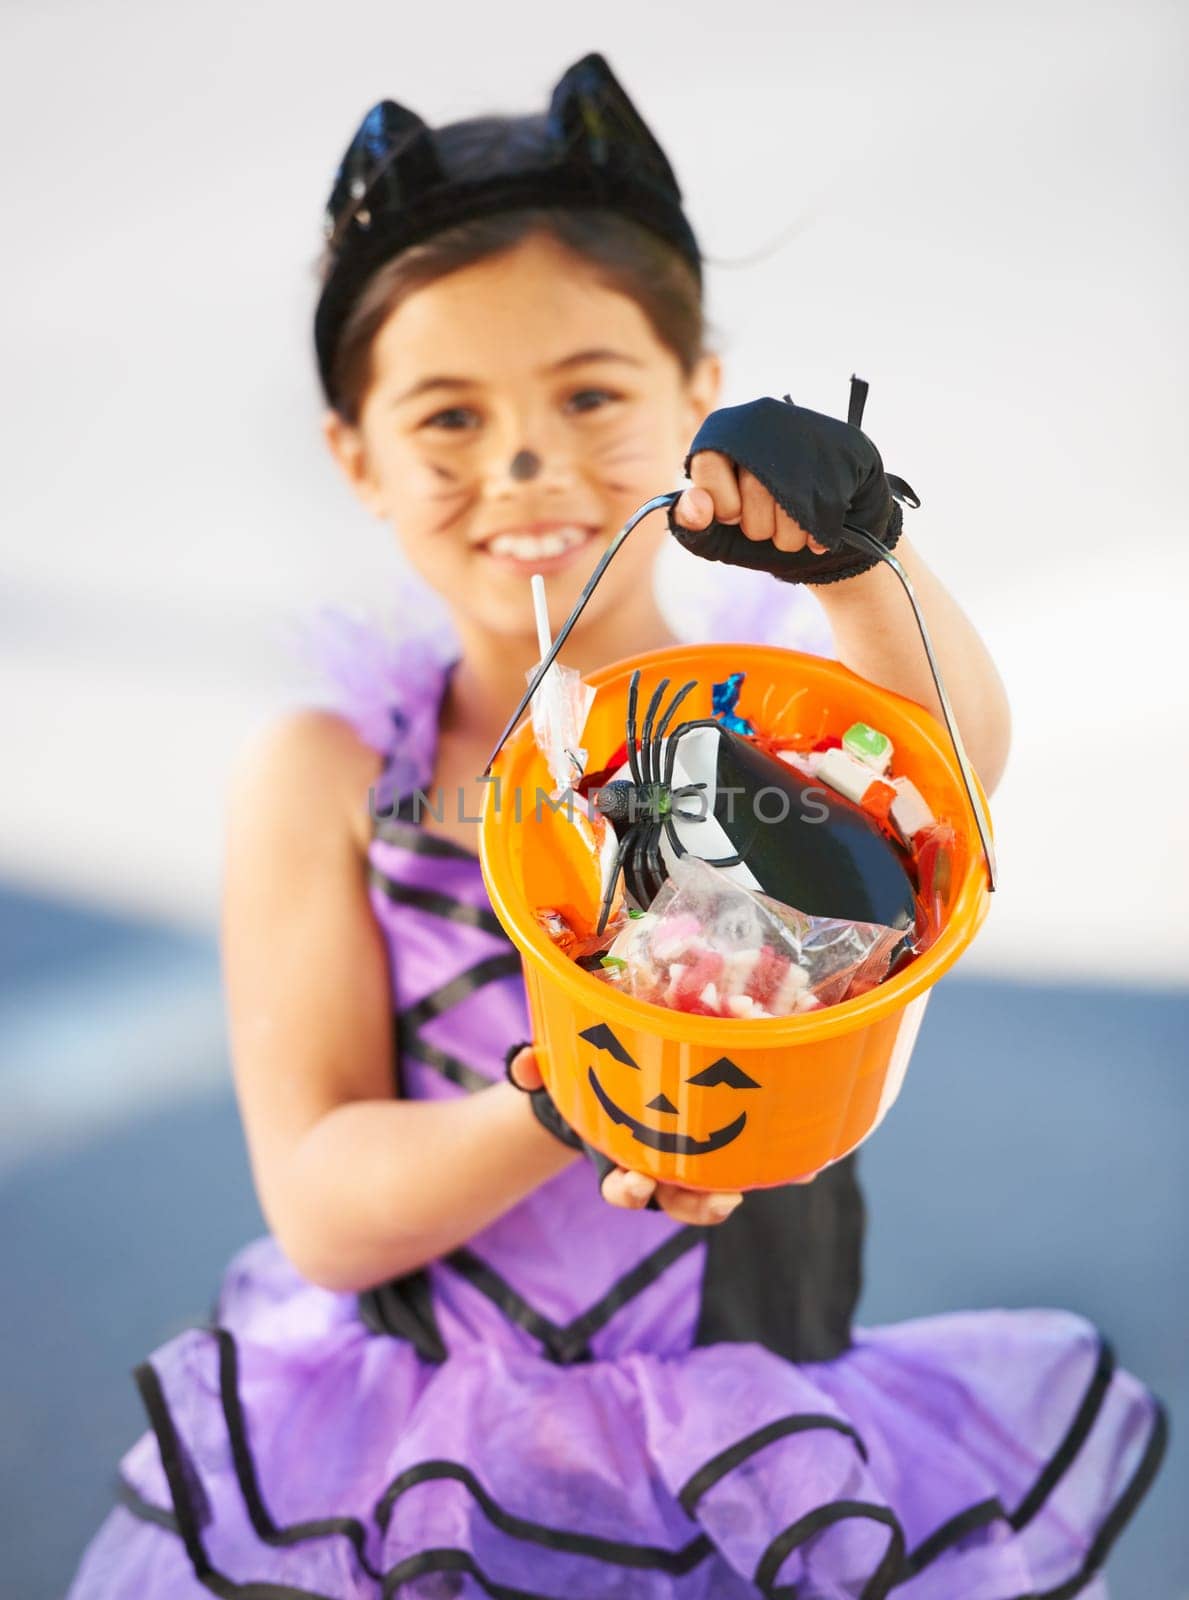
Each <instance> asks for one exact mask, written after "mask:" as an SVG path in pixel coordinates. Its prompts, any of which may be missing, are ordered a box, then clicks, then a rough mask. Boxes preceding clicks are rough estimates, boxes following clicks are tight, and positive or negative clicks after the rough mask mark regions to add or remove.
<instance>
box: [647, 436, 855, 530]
mask: <svg viewBox="0 0 1189 1600" xmlns="http://www.w3.org/2000/svg"><path fill="white" fill-rule="evenodd" d="M689 476H690V485H691V487H690V488H688V489H686V490H684V491H683V493H682V496H681V498H680V500H678V502H677V504H676V505H675V506H674V507H673V516H674V519H675V520H676V521H677V522H679V523H680V524H681V526H682V527H683V528H691V529H693V531H694V532H695V533H700V532H701V531H702V529H703V528H708V527H709V526H710V524H711V523H712V522H729V523H735V524H737V525H738V528H739V531H740V533H741V534H742V535H743V537H744V538H745V539H750V540H752V542H753V543H756V544H759V543H763V542H764V541H765V540H769V541H770V542H771V543H772V544H774V545H775V546H776V548H777V549H778V550H804V549H805V548H806V547H808V548H809V549H810V550H812V551H813V553H814V555H818V556H822V555H825V554H826V546H825V545H824V544H819V542H818V541H817V540H816V539H815V538H813V537H812V535H811V534H808V533H806V531H805V529H804V528H803V527H802V526H801V524H800V523H799V522H797V521H795V520H794V519H793V518H792V517H790V516H789V514H788V512H787V511H785V510H784V509H783V507H781V506H779V505H777V503H776V501H775V500H774V499H773V497H772V496H771V495H770V494H769V493H768V491H767V489H765V488H764V485H763V484H762V483H761V482H760V480H759V479H758V478H755V477H753V476H752V474H751V473H750V472H748V470H747V468H746V467H736V465H735V463H734V462H733V461H732V460H731V458H730V457H729V456H724V455H720V454H719V452H718V451H717V450H699V451H698V453H697V455H696V456H694V458H693V460H692V461H691V463H690V472H689Z"/></svg>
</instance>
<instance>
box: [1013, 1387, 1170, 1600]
mask: <svg viewBox="0 0 1189 1600" xmlns="http://www.w3.org/2000/svg"><path fill="white" fill-rule="evenodd" d="M1152 1398H1153V1400H1155V1404H1156V1420H1155V1423H1154V1424H1153V1427H1152V1432H1151V1433H1150V1435H1149V1436H1148V1442H1147V1444H1146V1445H1145V1446H1144V1453H1143V1455H1142V1456H1141V1457H1140V1460H1139V1465H1138V1466H1137V1467H1136V1469H1135V1471H1134V1472H1133V1473H1132V1475H1131V1480H1130V1482H1129V1483H1128V1485H1127V1487H1126V1488H1125V1489H1124V1490H1123V1493H1122V1494H1121V1495H1120V1496H1119V1498H1118V1499H1117V1500H1116V1501H1115V1503H1114V1505H1113V1506H1112V1507H1111V1509H1110V1510H1109V1511H1108V1512H1107V1514H1106V1516H1105V1517H1104V1518H1103V1521H1102V1526H1101V1527H1100V1528H1099V1530H1098V1532H1097V1534H1096V1535H1095V1536H1094V1542H1093V1544H1091V1546H1090V1548H1089V1550H1088V1551H1087V1552H1086V1559H1085V1560H1084V1561H1083V1562H1082V1564H1081V1566H1080V1567H1079V1568H1078V1570H1077V1572H1075V1573H1074V1575H1073V1577H1072V1578H1070V1579H1068V1580H1067V1581H1066V1582H1065V1583H1061V1584H1058V1585H1057V1587H1056V1588H1055V1589H1046V1590H1044V1592H1043V1593H1041V1594H1026V1595H1018V1596H1016V1597H1015V1600H1073V1596H1074V1595H1076V1594H1078V1593H1079V1592H1080V1591H1081V1590H1082V1589H1084V1588H1085V1586H1086V1584H1088V1583H1089V1582H1090V1580H1091V1578H1093V1577H1094V1575H1095V1573H1097V1572H1098V1571H1100V1570H1101V1568H1102V1566H1103V1565H1104V1563H1105V1562H1106V1558H1107V1556H1108V1555H1110V1553H1111V1550H1112V1549H1113V1547H1114V1544H1115V1541H1116V1540H1117V1539H1118V1537H1119V1535H1120V1534H1121V1533H1122V1532H1123V1529H1124V1528H1125V1527H1126V1526H1127V1524H1128V1523H1129V1522H1130V1521H1131V1519H1132V1517H1133V1516H1134V1515H1135V1513H1136V1511H1137V1509H1138V1508H1139V1504H1140V1501H1141V1500H1142V1499H1143V1497H1144V1496H1145V1495H1146V1494H1147V1492H1148V1490H1149V1489H1150V1488H1151V1487H1152V1480H1153V1479H1154V1478H1155V1476H1156V1474H1157V1472H1159V1470H1160V1463H1161V1462H1162V1461H1163V1460H1164V1454H1165V1451H1166V1450H1167V1449H1168V1412H1167V1411H1166V1410H1165V1408H1164V1406H1163V1405H1162V1404H1161V1402H1160V1401H1159V1400H1156V1398H1155V1396H1153V1397H1152Z"/></svg>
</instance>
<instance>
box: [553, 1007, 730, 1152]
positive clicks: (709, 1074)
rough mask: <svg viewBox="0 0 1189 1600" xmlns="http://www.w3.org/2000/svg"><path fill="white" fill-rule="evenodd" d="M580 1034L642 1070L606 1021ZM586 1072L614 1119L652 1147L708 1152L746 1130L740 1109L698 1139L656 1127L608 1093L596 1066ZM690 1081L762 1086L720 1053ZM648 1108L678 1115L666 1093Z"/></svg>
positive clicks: (703, 1085)
mask: <svg viewBox="0 0 1189 1600" xmlns="http://www.w3.org/2000/svg"><path fill="white" fill-rule="evenodd" d="M578 1037H579V1038H580V1039H585V1040H586V1042H587V1044H590V1045H593V1046H594V1048H595V1049H596V1050H605V1051H606V1052H607V1054H608V1055H609V1056H612V1057H614V1059H615V1060H616V1061H618V1062H620V1063H621V1064H622V1065H623V1066H625V1067H631V1068H632V1069H633V1070H634V1071H636V1072H639V1070H640V1068H639V1066H638V1064H637V1063H636V1062H635V1061H633V1060H632V1058H631V1056H630V1055H629V1054H628V1052H627V1051H626V1050H625V1049H624V1047H623V1045H622V1044H620V1042H619V1040H618V1039H617V1038H616V1037H615V1035H614V1033H612V1031H611V1029H610V1028H609V1027H608V1026H607V1024H606V1023H605V1022H600V1023H597V1024H596V1025H595V1026H594V1027H593V1028H586V1029H584V1030H583V1031H582V1032H581V1033H580V1034H579V1035H578ZM587 1076H588V1078H589V1081H590V1086H591V1089H592V1090H593V1091H594V1094H595V1097H596V1099H597V1100H598V1102H599V1104H600V1105H601V1106H602V1108H603V1110H604V1111H605V1112H606V1113H607V1115H608V1116H609V1117H610V1118H611V1120H612V1121H613V1122H617V1123H619V1124H620V1125H621V1126H622V1127H624V1128H626V1129H628V1131H629V1132H630V1133H631V1136H632V1138H633V1139H635V1140H637V1141H638V1142H639V1143H640V1144H646V1145H649V1146H650V1147H651V1148H652V1149H653V1150H661V1151H664V1152H665V1153H666V1154H667V1155H679V1156H699V1155H708V1154H709V1153H710V1151H712V1150H721V1149H722V1147H723V1146H724V1145H728V1144H730V1143H731V1141H732V1140H734V1139H737V1138H738V1137H739V1135H740V1134H741V1133H742V1132H743V1129H744V1127H745V1125H746V1123H747V1112H746V1111H741V1112H740V1113H739V1115H738V1116H737V1117H736V1118H735V1119H734V1121H733V1122H728V1123H726V1124H725V1125H724V1126H723V1127H721V1128H717V1129H715V1131H714V1132H713V1133H712V1134H710V1135H709V1137H708V1138H705V1139H695V1138H693V1137H692V1135H690V1134H688V1133H678V1132H677V1131H675V1130H674V1129H671V1128H653V1127H650V1126H649V1124H648V1123H646V1122H640V1121H638V1120H637V1119H636V1118H635V1117H633V1116H630V1115H629V1114H628V1113H627V1112H626V1111H625V1110H624V1109H623V1107H622V1106H620V1105H617V1104H616V1102H615V1101H614V1100H613V1099H612V1098H611V1096H610V1095H609V1094H608V1093H607V1091H606V1089H605V1088H604V1087H603V1085H602V1084H601V1083H600V1082H599V1076H598V1073H597V1072H596V1071H595V1069H594V1067H593V1066H591V1067H588V1069H587ZM686 1082H687V1083H692V1084H695V1085H696V1086H697V1087H698V1088H702V1089H709V1088H713V1087H714V1086H715V1085H717V1084H727V1085H728V1086H729V1087H730V1088H732V1089H758V1088H759V1087H760V1086H759V1084H758V1083H757V1082H756V1081H755V1079H754V1078H749V1077H748V1075H747V1073H746V1072H744V1071H742V1069H741V1068H739V1067H737V1066H736V1065H735V1063H734V1062H733V1061H730V1060H728V1059H727V1057H726V1056H720V1057H719V1058H718V1060H717V1061H712V1062H711V1063H710V1065H709V1066H708V1067H703V1068H702V1070H701V1072H696V1073H695V1074H694V1075H693V1077H692V1078H688V1079H687V1080H686ZM644 1110H645V1111H655V1112H658V1113H659V1114H661V1115H667V1116H670V1117H675V1116H677V1115H678V1111H677V1107H676V1106H675V1105H674V1104H673V1102H672V1101H671V1100H670V1099H669V1098H668V1096H667V1095H664V1094H658V1095H657V1096H656V1098H655V1099H653V1100H650V1101H649V1102H648V1104H647V1105H646V1106H645V1107H644Z"/></svg>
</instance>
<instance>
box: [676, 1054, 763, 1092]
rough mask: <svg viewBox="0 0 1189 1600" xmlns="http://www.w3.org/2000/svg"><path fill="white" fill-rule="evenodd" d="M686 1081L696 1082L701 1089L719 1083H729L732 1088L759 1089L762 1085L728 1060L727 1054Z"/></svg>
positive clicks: (709, 1087)
mask: <svg viewBox="0 0 1189 1600" xmlns="http://www.w3.org/2000/svg"><path fill="white" fill-rule="evenodd" d="M685 1081H686V1083H696V1084H697V1085H698V1087H699V1088H700V1089H711V1088H713V1087H714V1085H715V1084H717V1083H729V1084H730V1086H731V1088H732V1089H758V1088H759V1087H760V1086H759V1084H758V1083H757V1082H756V1081H755V1079H754V1078H749V1077H748V1076H747V1074H746V1072H744V1071H743V1070H742V1068H740V1067H737V1066H736V1065H735V1063H734V1062H733V1061H728V1060H727V1058H726V1056H719V1058H718V1060H717V1061H712V1062H711V1063H710V1065H709V1066H708V1067H703V1068H702V1070H701V1072H698V1073H695V1074H694V1076H693V1077H692V1078H687V1079H686V1080H685Z"/></svg>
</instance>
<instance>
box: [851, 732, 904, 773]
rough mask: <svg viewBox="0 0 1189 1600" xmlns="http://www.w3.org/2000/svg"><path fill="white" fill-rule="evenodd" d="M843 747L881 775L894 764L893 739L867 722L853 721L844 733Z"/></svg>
mask: <svg viewBox="0 0 1189 1600" xmlns="http://www.w3.org/2000/svg"><path fill="white" fill-rule="evenodd" d="M842 748H843V749H844V750H845V751H846V753H847V755H851V756H854V757H855V759H856V760H857V761H862V762H863V763H864V764H865V765H866V766H868V767H872V768H874V770H875V771H876V772H878V773H879V774H880V775H881V776H882V775H883V774H884V773H885V772H886V771H887V770H888V768H889V767H890V766H891V764H892V741H891V740H890V739H889V738H888V736H887V734H886V733H880V731H879V729H878V728H872V727H870V726H869V725H868V724H867V723H866V722H852V723H851V725H850V727H849V728H848V729H847V730H846V732H845V733H844V734H843V735H842Z"/></svg>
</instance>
